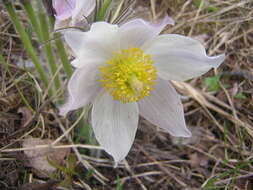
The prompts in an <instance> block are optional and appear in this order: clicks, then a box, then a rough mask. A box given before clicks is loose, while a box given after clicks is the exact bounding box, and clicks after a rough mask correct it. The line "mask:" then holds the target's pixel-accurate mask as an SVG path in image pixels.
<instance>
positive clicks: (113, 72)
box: [99, 48, 157, 103]
mask: <svg viewBox="0 0 253 190" xmlns="http://www.w3.org/2000/svg"><path fill="white" fill-rule="evenodd" d="M153 64H154V61H153V60H152V59H151V58H150V55H145V54H144V52H143V50H141V49H138V48H129V49H122V50H121V51H120V52H116V53H115V55H114V57H113V58H112V59H111V60H109V61H108V62H107V64H106V65H105V66H103V67H100V68H99V70H100V72H101V76H102V79H101V80H100V82H101V85H102V86H103V87H104V88H105V89H106V90H107V91H108V92H109V93H110V94H111V95H112V96H113V98H114V99H115V100H118V101H122V102H124V103H128V102H135V101H138V100H140V99H142V98H144V97H145V96H148V95H149V93H150V91H151V90H152V86H153V85H154V84H155V81H156V78H157V72H156V69H155V67H154V66H153Z"/></svg>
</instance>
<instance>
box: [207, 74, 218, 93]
mask: <svg viewBox="0 0 253 190" xmlns="http://www.w3.org/2000/svg"><path fill="white" fill-rule="evenodd" d="M219 81H220V75H217V76H213V77H207V78H205V80H204V83H205V85H206V86H207V88H208V90H209V91H218V90H219V89H220V85H219Z"/></svg>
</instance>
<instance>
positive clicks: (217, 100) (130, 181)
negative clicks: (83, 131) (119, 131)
mask: <svg viewBox="0 0 253 190" xmlns="http://www.w3.org/2000/svg"><path fill="white" fill-rule="evenodd" d="M200 2H201V1H198V0H187V1H185V0H174V1H168V0H164V1H161V0H150V3H149V2H148V3H147V1H145V2H144V3H143V2H139V4H138V5H137V7H135V8H136V9H135V10H137V11H136V13H135V14H137V15H142V16H143V17H147V16H150V15H152V16H153V17H154V18H157V17H160V15H161V14H163V13H164V12H168V13H169V15H170V16H171V17H172V18H174V19H175V21H176V24H175V26H168V28H166V30H165V31H164V33H178V34H183V35H187V36H191V37H194V38H196V39H199V40H201V41H202V42H203V43H204V44H205V46H206V48H207V49H208V54H209V55H216V54H220V53H223V52H225V53H226V60H225V63H224V64H223V65H222V66H221V67H220V68H219V69H218V70H216V71H214V72H213V71H211V72H209V73H208V74H207V75H205V76H203V77H201V78H198V79H194V80H191V81H189V82H187V83H179V82H173V84H174V86H175V87H176V88H177V90H178V91H179V92H180V93H181V94H182V100H183V103H184V109H185V115H186V121H187V124H188V126H189V127H190V129H191V131H192V133H193V137H192V138H191V139H182V138H173V137H171V136H170V135H169V134H167V133H165V132H164V131H162V130H160V129H158V128H156V127H155V126H151V125H150V123H148V122H147V121H145V120H144V119H141V121H140V126H139V130H138V132H137V137H136V140H135V143H134V146H133V148H132V149H131V152H130V154H129V155H128V157H127V159H126V161H125V162H123V163H122V164H120V165H119V167H118V168H116V169H113V168H112V166H113V163H112V160H111V159H110V158H109V157H108V156H107V155H105V154H104V153H102V155H101V157H100V158H97V157H95V156H87V154H83V153H84V152H86V153H87V150H95V149H96V148H97V147H96V146H88V145H84V144H82V141H83V140H82V139H81V140H80V141H79V142H78V143H77V142H76V141H75V139H74V138H73V137H76V134H77V133H76V132H77V131H78V130H79V128H78V127H76V122H73V121H75V117H74V116H71V117H69V119H64V118H60V117H59V116H58V110H57V108H56V107H55V106H54V105H53V104H52V102H53V99H47V98H44V99H43V98H41V97H43V96H41V94H40V93H38V85H37V84H36V83H35V81H36V79H35V77H33V76H30V75H28V74H27V73H26V72H24V71H23V70H21V69H19V68H17V67H16V66H15V63H16V62H17V58H16V57H20V56H22V57H23V58H25V55H24V52H23V50H22V46H21V45H20V41H19V39H18V37H17V35H16V33H15V31H14V29H13V27H12V25H11V22H10V20H9V19H8V17H7V15H6V13H5V11H3V10H2V11H1V12H0V15H1V16H0V21H1V22H0V31H1V32H0V42H1V43H0V44H1V45H0V50H1V52H3V54H4V56H5V58H6V59H7V60H8V69H7V70H6V69H5V67H3V65H0V66H1V67H0V68H1V78H0V80H1V83H0V84H1V93H0V138H1V142H0V144H1V147H2V148H1V149H0V153H1V154H0V167H1V171H0V187H1V188H2V189H17V188H18V187H20V186H21V185H22V184H25V183H29V182H33V183H34V182H37V183H42V182H43V183H45V184H43V185H44V186H43V187H42V186H40V187H39V186H37V188H38V187H39V188H40V189H42V188H45V189H50V188H52V189H53V187H54V188H56V185H55V184H57V181H58V180H60V179H63V177H64V176H63V175H59V176H57V177H55V178H53V179H52V176H51V180H49V179H48V178H40V177H39V176H37V175H36V172H34V171H33V170H32V169H31V168H29V167H25V166H26V165H25V164H24V163H25V162H26V158H25V157H24V155H23V154H22V150H23V149H22V148H20V142H22V139H23V138H26V137H27V136H28V135H30V136H33V137H40V138H50V139H53V140H55V144H54V143H53V145H50V147H53V148H66V147H68V148H71V149H72V153H73V154H75V155H76V157H77V159H78V162H77V166H76V172H77V174H75V175H74V177H73V181H72V189H116V190H121V189H141V190H146V189H150V190H152V189H154V190H155V189H161V190H168V189H169V190H182V189H184V190H194V189H229V190H251V189H253V180H252V179H253V165H252V162H253V154H252V151H253V146H252V143H253V95H252V94H253V30H252V28H253V22H252V21H253V2H252V1H250V0H248V1H247V0H242V1H240V0H208V1H203V2H205V3H204V4H203V5H202V6H200ZM143 6H146V7H147V8H146V9H143ZM0 10H1V7H0ZM143 10H145V11H146V10H150V14H149V13H147V12H143ZM214 75H219V76H220V80H219V81H218V82H216V83H217V84H216V83H215V85H218V87H217V88H218V90H216V91H210V90H209V87H210V86H207V84H206V83H205V82H203V81H205V79H206V78H207V77H208V76H209V77H212V76H214ZM31 94H33V98H27V97H31ZM21 97H23V99H22V98H21ZM44 97H45V96H44ZM24 98H26V99H24ZM25 101H27V102H26V104H24V102H25ZM20 108H25V110H26V111H20ZM30 108H32V109H30ZM27 110H28V111H27ZM83 114H86V113H83ZM59 141H61V142H62V143H64V144H66V145H65V146H62V145H57V144H56V143H57V142H59ZM46 146H47V145H46ZM46 146H38V147H35V148H36V149H39V148H45V147H46ZM90 155H94V154H90ZM52 180H55V181H54V183H52ZM33 185H35V186H34V187H36V184H33ZM24 189H25V188H24ZM35 189H36V188H35Z"/></svg>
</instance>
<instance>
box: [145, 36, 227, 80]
mask: <svg viewBox="0 0 253 190" xmlns="http://www.w3.org/2000/svg"><path fill="white" fill-rule="evenodd" d="M143 49H144V50H145V52H146V53H147V54H151V57H152V59H153V60H154V61H155V66H156V68H157V70H158V75H159V76H160V77H161V78H163V79H166V80H178V81H184V80H188V79H191V78H194V77H198V76H200V75H202V74H204V73H206V72H207V71H209V70H210V69H212V68H217V67H218V66H219V65H220V64H221V63H222V62H223V61H224V59H225V55H224V54H222V55H219V56H213V57H209V56H207V55H206V51H205V48H204V47H203V46H202V45H201V43H200V42H199V41H197V40H194V39H192V38H189V37H185V36H181V35H177V34H166V35H160V36H158V37H156V38H155V39H154V40H152V41H149V42H147V43H146V44H144V46H143Z"/></svg>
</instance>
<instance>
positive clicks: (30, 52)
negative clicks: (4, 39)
mask: <svg viewBox="0 0 253 190" xmlns="http://www.w3.org/2000/svg"><path fill="white" fill-rule="evenodd" d="M4 6H5V8H6V10H7V12H8V14H9V16H10V18H11V20H12V22H13V24H14V26H15V28H16V31H17V32H18V34H19V36H20V39H21V41H22V43H23V45H24V47H25V49H26V51H27V53H28V55H29V56H30V58H31V59H32V61H33V64H34V66H35V68H36V70H37V72H38V73H39V76H40V79H41V80H42V82H43V84H44V85H45V87H47V86H48V79H47V75H46V72H45V70H44V68H43V67H42V64H41V63H40V61H39V59H38V57H37V55H36V52H35V49H34V48H33V46H32V42H31V40H30V39H29V37H28V35H27V33H26V32H25V28H24V27H23V25H22V24H21V22H20V21H19V19H18V17H17V14H16V12H15V10H14V8H13V5H12V3H10V2H7V3H4ZM49 94H52V90H51V89H50V90H49Z"/></svg>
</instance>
